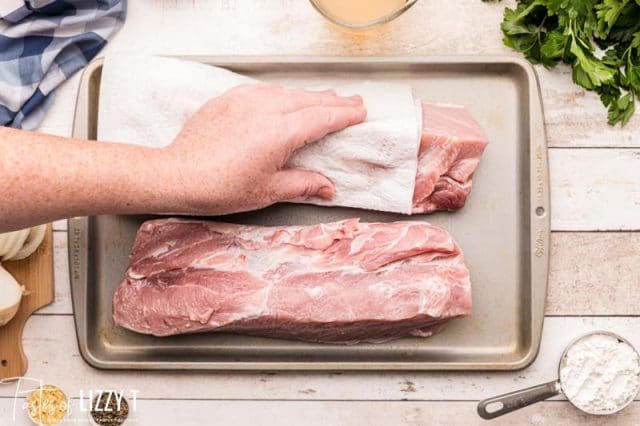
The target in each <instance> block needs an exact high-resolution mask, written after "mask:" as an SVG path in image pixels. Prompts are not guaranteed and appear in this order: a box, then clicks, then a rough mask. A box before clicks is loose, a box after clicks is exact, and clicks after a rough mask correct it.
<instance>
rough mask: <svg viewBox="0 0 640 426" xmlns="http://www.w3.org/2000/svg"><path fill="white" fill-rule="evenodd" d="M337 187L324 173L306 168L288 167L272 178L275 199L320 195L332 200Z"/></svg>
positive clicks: (271, 190) (272, 191) (271, 186)
mask: <svg viewBox="0 0 640 426" xmlns="http://www.w3.org/2000/svg"><path fill="white" fill-rule="evenodd" d="M335 191H336V188H335V186H334V185H333V183H332V182H331V181H330V180H329V179H328V178H326V177H325V176H324V175H322V174H320V173H318V172H314V171H311V170H305V169H299V168H296V169H287V170H282V171H279V172H278V173H276V174H275V175H274V176H273V178H271V185H270V193H271V197H272V198H273V200H274V201H276V202H277V201H288V200H293V199H295V198H298V197H320V198H323V199H325V200H330V199H332V198H333V196H334V195H335Z"/></svg>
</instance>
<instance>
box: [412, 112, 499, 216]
mask: <svg viewBox="0 0 640 426" xmlns="http://www.w3.org/2000/svg"><path fill="white" fill-rule="evenodd" d="M487 144H488V140H487V137H486V136H485V134H484V131H483V130H482V128H481V127H480V125H479V124H478V123H477V122H476V121H475V120H474V119H473V117H472V116H471V114H469V111H467V109H466V108H465V107H463V106H459V105H447V104H436V103H429V102H423V103H422V137H421V139H420V150H419V152H418V172H417V173H416V186H415V189H414V192H413V213H414V214H416V213H432V212H434V211H438V210H448V211H453V210H457V209H459V208H462V207H463V206H464V204H465V202H466V201H467V196H468V195H469V193H470V192H471V183H472V177H473V173H474V172H475V170H476V168H477V167H478V164H479V163H480V157H481V156H482V153H483V152H484V149H485V147H486V146H487Z"/></svg>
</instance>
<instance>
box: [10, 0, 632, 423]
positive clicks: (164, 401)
mask: <svg viewBox="0 0 640 426" xmlns="http://www.w3.org/2000/svg"><path fill="white" fill-rule="evenodd" d="M128 3H129V5H128V6H129V12H128V18H127V22H126V25H125V27H124V29H123V30H122V31H121V32H120V34H118V35H117V36H116V38H115V39H114V40H113V41H112V42H111V43H110V44H109V46H108V47H107V49H106V51H105V52H104V53H105V54H116V53H117V54H127V53H132V54H139V53H157V54H202V55H211V54H219V55H315V54H317V55H348V56H351V55H353V56H358V55H430V54H451V53H456V54H496V53H498V54H513V52H511V51H509V50H508V49H506V48H505V47H503V45H502V42H501V34H500V31H499V23H500V20H501V15H502V9H503V7H504V6H505V5H512V4H513V1H506V2H502V3H499V4H493V3H483V2H481V1H480V0H450V1H441V0H421V1H420V2H419V3H418V5H416V6H415V7H414V8H413V9H412V10H410V11H409V12H408V13H407V14H406V15H405V16H402V17H401V18H399V19H398V20H397V21H395V22H394V23H392V24H391V25H389V26H386V27H384V28H381V29H378V30H375V31H371V32H367V33H360V34H358V33H348V32H344V31H342V30H339V29H337V28H336V27H333V26H331V25H330V24H328V23H326V22H325V21H324V20H323V19H322V18H321V17H320V16H319V15H317V13H316V12H315V11H314V10H313V9H312V8H311V6H310V5H309V4H308V3H307V2H306V1H304V0H216V1H214V0H189V1H187V0H135V1H129V2H128ZM537 71H538V75H539V77H540V81H541V85H542V93H543V99H544V106H545V113H546V125H547V136H548V141H549V145H550V147H551V148H550V152H549V156H550V167H551V187H552V229H553V231H554V232H553V235H552V240H551V241H552V253H551V274H550V278H549V296H548V304H547V318H546V321H545V326H544V334H543V338H542V349H541V351H540V355H539V356H538V358H537V360H536V361H535V362H534V363H533V364H532V365H531V366H530V367H529V368H527V369H525V370H523V371H517V372H506V373H489V372H475V373H464V372H455V373H382V372H379V373H344V374H335V373H334V374H331V373H278V374H238V373H233V374H228V373H224V374H212V373H177V372H124V371H118V372H109V371H99V370H95V369H93V368H91V367H89V366H88V365H87V364H85V363H84V361H83V360H82V358H81V357H80V355H79V353H78V349H77V345H76V336H75V330H74V326H73V317H72V307H71V301H70V294H69V276H68V259H67V240H66V238H67V235H66V229H65V227H66V225H65V224H64V223H63V222H60V223H56V226H55V236H54V241H55V265H56V266H55V274H56V275H55V278H56V281H55V282H56V301H55V303H54V304H53V305H51V306H49V307H47V308H45V309H43V310H42V311H40V312H39V313H38V314H36V315H34V317H33V318H32V319H31V320H30V321H29V323H28V324H27V327H26V331H25V347H26V352H27V355H28V357H29V358H30V360H31V366H30V369H29V372H28V375H29V376H30V377H35V378H41V379H43V380H44V381H45V382H47V383H51V384H56V385H58V386H60V387H61V388H63V389H64V390H65V391H66V392H67V393H68V394H69V395H71V396H72V397H74V398H76V399H74V404H75V405H77V404H78V399H77V398H78V397H79V396H80V393H81V391H84V392H87V391H88V390H89V389H100V388H111V389H122V390H125V391H129V390H132V389H135V390H138V391H139V393H138V398H139V401H138V410H137V413H136V417H137V419H138V421H139V422H138V424H141V425H145V426H146V425H156V424H157V425H165V424H166V425H201V424H218V425H226V424H237V425H241V424H242V425H244V424H250V425H260V424H278V425H299V424H304V425H305V426H308V425H330V424H349V425H377V424H389V425H400V424H415V425H423V424H429V425H434V424H459V425H467V424H479V423H481V420H480V419H479V417H478V416H477V415H476V413H475V405H476V401H477V400H479V399H481V398H484V397H488V396H492V395H494V394H497V393H502V392H507V391H510V390H514V389H516V388H518V387H524V386H529V385H534V384H537V383H539V382H542V381H546V380H551V379H553V378H554V374H555V372H556V368H557V361H558V358H559V356H560V353H561V351H562V348H563V347H564V346H565V344H566V343H567V342H568V341H569V340H571V339H572V338H573V337H574V336H576V335H578V334H579V333H582V332H584V331H587V330H591V329H608V330H612V331H615V332H618V333H620V334H622V335H624V336H626V337H628V338H629V339H630V340H631V341H632V342H633V343H634V344H635V345H636V346H640V317H638V315H640V284H639V281H640V262H639V260H640V234H638V233H637V232H636V231H638V230H639V229H640V114H638V115H639V116H638V117H636V118H635V119H634V120H633V121H632V122H631V123H630V124H629V125H628V126H627V127H626V128H624V129H622V130H621V129H619V128H615V129H614V128H611V127H609V126H607V124H606V122H605V121H606V120H605V116H606V114H605V111H604V110H603V108H602V107H601V105H600V102H599V100H598V99H597V98H596V96H594V95H592V94H586V93H585V92H583V91H582V90H580V89H578V88H577V87H576V86H574V85H573V84H572V83H571V76H570V73H569V70H568V69H566V68H561V69H557V70H555V71H553V72H549V71H546V70H544V69H543V68H538V69H537ZM78 82H79V78H78V76H75V77H74V78H73V79H72V80H71V81H69V82H68V83H67V84H66V85H65V86H64V87H63V88H61V89H60V90H59V91H58V94H57V99H56V102H55V105H54V107H53V108H52V109H51V111H50V113H49V115H48V117H47V119H46V121H45V122H44V124H43V125H42V127H41V130H42V131H45V132H50V133H55V134H58V135H69V134H70V132H71V122H72V118H73V109H74V102H75V95H76V91H77V87H78ZM13 392H14V389H13V388H12V387H7V386H0V424H2V425H4V424H13V423H12V420H11V415H12V407H13ZM73 417H74V418H76V419H81V418H84V417H83V414H82V413H79V412H78V411H77V410H76V411H75V412H74V414H73ZM607 420H608V421H609V422H610V423H611V424H629V425H631V424H640V402H635V403H634V404H632V406H631V407H630V408H628V409H627V410H625V411H624V412H623V413H621V414H619V415H618V416H615V417H613V418H611V419H607ZM603 422H604V420H603V419H601V418H593V417H587V416H584V415H581V414H580V413H579V412H577V411H576V410H575V409H573V408H572V407H571V406H570V405H569V403H568V402H566V401H562V400H554V401H549V402H545V403H541V404H538V405H536V406H533V407H530V408H528V409H525V410H522V411H520V412H518V413H515V414H512V415H510V416H508V417H504V420H502V421H499V422H496V424H548V425H557V424H584V425H591V424H593V425H596V424H602V423H603ZM17 424H28V423H27V421H26V418H25V417H24V415H23V413H19V415H18V422H17ZM79 424H83V423H79Z"/></svg>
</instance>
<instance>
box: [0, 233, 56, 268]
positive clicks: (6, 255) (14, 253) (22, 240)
mask: <svg viewBox="0 0 640 426" xmlns="http://www.w3.org/2000/svg"><path fill="white" fill-rule="evenodd" d="M46 230H47V225H40V226H35V227H33V228H28V229H21V230H19V231H13V232H6V233H4V234H0V260H2V261H5V260H20V259H24V258H26V257H28V256H30V255H31V254H33V252H35V251H36V250H37V249H38V247H39V246H40V244H42V240H44V236H45V233H46Z"/></svg>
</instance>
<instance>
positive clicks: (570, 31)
mask: <svg viewBox="0 0 640 426" xmlns="http://www.w3.org/2000/svg"><path fill="white" fill-rule="evenodd" d="M501 28H502V32H503V34H504V44H505V45H507V46H509V47H511V48H513V49H515V50H517V51H519V52H522V53H523V54H524V55H525V57H526V58H527V59H528V60H529V61H531V62H533V63H536V64H542V65H544V66H545V67H547V68H553V67H554V66H556V65H557V64H559V63H560V62H563V63H565V64H569V65H571V68H572V70H573V73H572V75H573V81H574V82H575V83H576V84H578V85H580V86H582V87H584V88H585V89H587V90H592V91H594V92H596V93H598V95H600V99H601V100H602V103H603V104H604V105H605V106H606V107H607V108H608V109H609V115H608V121H609V124H611V125H616V124H618V123H620V124H621V125H622V126H624V125H625V124H627V122H628V121H629V120H630V119H631V117H632V116H633V114H634V112H635V104H636V101H640V0H517V6H516V8H515V9H511V8H506V9H505V12H504V19H503V21H502V25H501Z"/></svg>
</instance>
